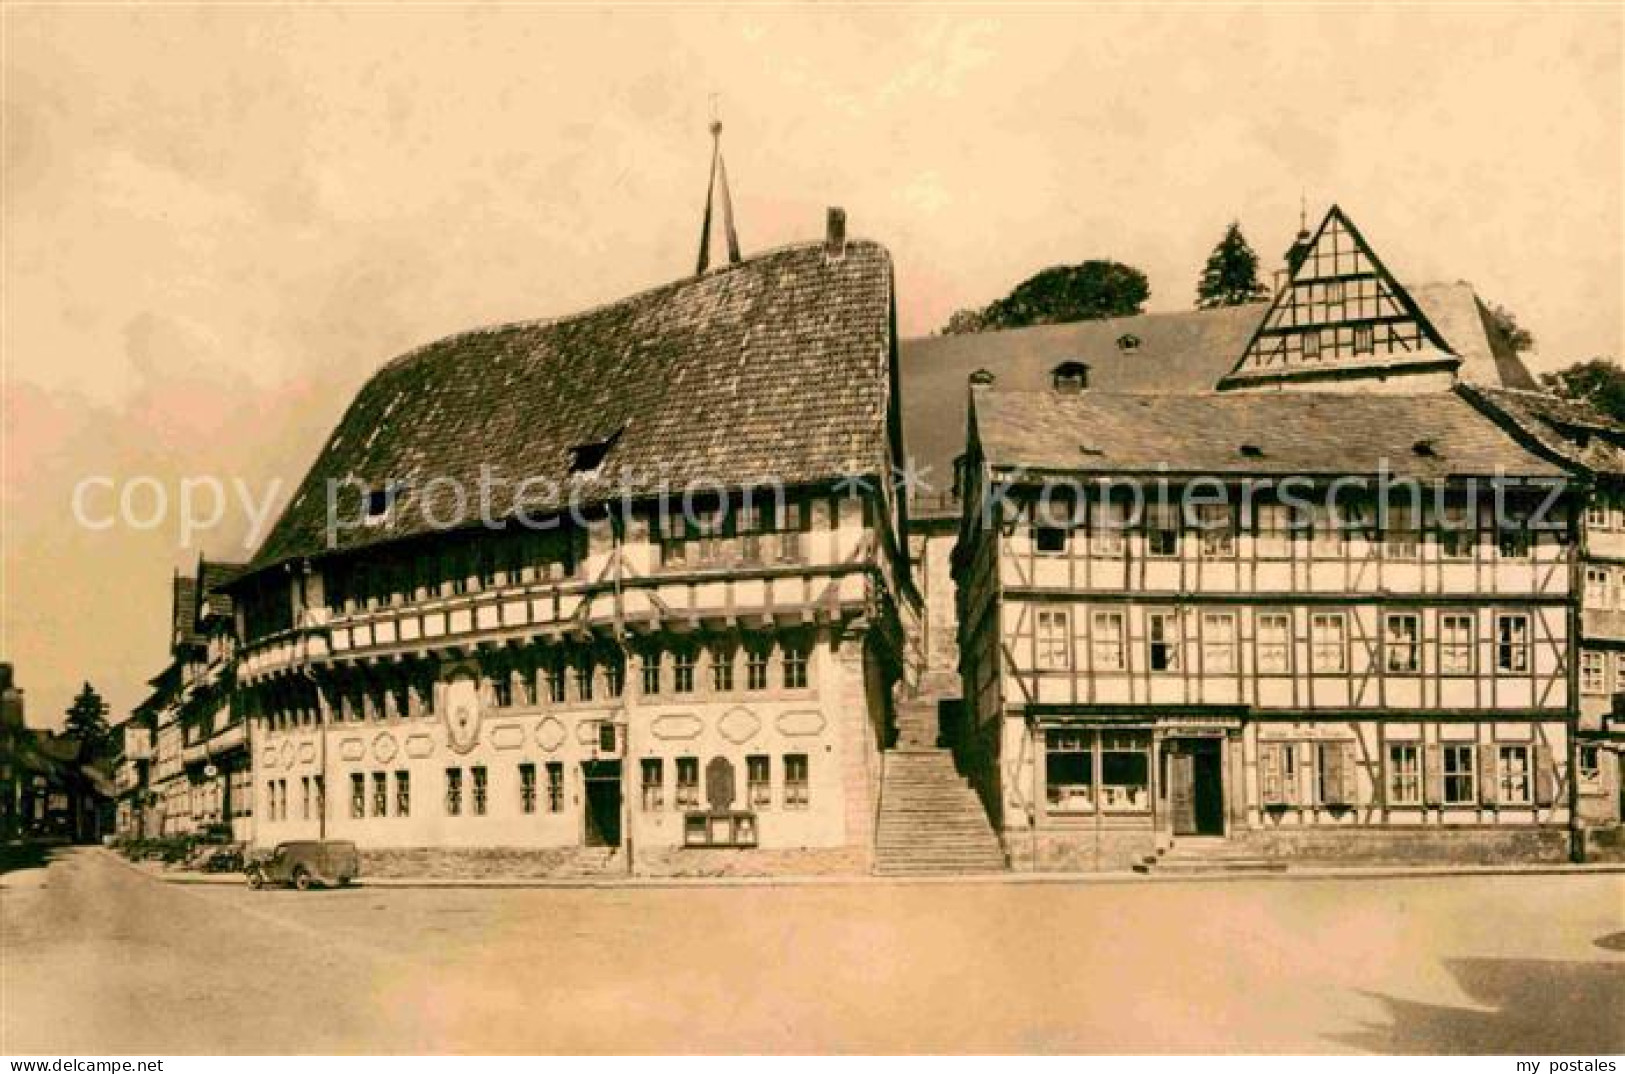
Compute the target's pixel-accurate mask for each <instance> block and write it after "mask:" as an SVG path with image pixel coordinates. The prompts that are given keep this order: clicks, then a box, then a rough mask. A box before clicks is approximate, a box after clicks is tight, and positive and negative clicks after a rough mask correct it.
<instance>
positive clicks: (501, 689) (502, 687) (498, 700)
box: [491, 672, 513, 709]
mask: <svg viewBox="0 0 1625 1074" xmlns="http://www.w3.org/2000/svg"><path fill="white" fill-rule="evenodd" d="M491 704H493V705H495V706H496V707H497V708H499V709H505V708H509V707H511V706H512V705H513V679H512V678H511V677H509V675H508V674H507V673H506V672H498V673H497V674H495V675H493V676H491Z"/></svg>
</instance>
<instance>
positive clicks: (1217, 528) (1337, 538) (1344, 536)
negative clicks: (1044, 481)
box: [1032, 501, 1559, 562]
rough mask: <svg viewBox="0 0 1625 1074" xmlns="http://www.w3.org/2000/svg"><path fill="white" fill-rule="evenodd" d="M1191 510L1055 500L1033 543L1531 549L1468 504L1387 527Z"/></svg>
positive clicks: (1056, 547) (1410, 552) (1411, 552)
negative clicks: (1357, 542)
mask: <svg viewBox="0 0 1625 1074" xmlns="http://www.w3.org/2000/svg"><path fill="white" fill-rule="evenodd" d="M1184 514H1185V513H1184V512H1182V511H1181V510H1180V508H1179V507H1178V506H1176V505H1171V504H1158V505H1151V506H1148V507H1146V508H1145V510H1144V511H1142V512H1140V513H1139V514H1138V516H1137V517H1131V511H1130V509H1129V506H1128V505H1127V504H1122V503H1110V502H1107V503H1102V502H1098V501H1093V502H1090V503H1089V504H1088V506H1087V509H1086V513H1085V515H1084V516H1083V517H1080V516H1079V515H1078V513H1077V512H1076V511H1075V509H1074V508H1073V507H1072V506H1071V505H1069V504H1054V505H1052V506H1051V507H1050V509H1049V510H1047V511H1046V510H1044V509H1043V508H1042V506H1040V508H1039V509H1038V518H1037V520H1036V521H1035V522H1033V523H1032V541H1033V547H1034V548H1035V549H1036V550H1037V551H1038V552H1039V553H1040V554H1042V555H1063V554H1066V553H1068V552H1069V551H1075V552H1077V553H1080V554H1081V553H1085V551H1086V552H1087V554H1088V555H1092V556H1101V557H1119V556H1123V555H1124V554H1125V553H1126V550H1127V548H1128V542H1129V540H1130V539H1131V538H1137V539H1138V540H1139V542H1140V544H1141V546H1142V547H1143V548H1144V553H1145V555H1146V556H1147V557H1148V558H1150V559H1173V558H1176V557H1178V556H1179V555H1180V554H1181V553H1180V550H1181V548H1182V547H1184V546H1185V543H1186V542H1193V546H1194V547H1195V548H1196V549H1197V551H1198V552H1199V554H1200V555H1201V557H1202V558H1204V559H1234V558H1235V557H1236V538H1237V535H1238V534H1240V533H1242V532H1244V531H1245V532H1250V533H1251V534H1252V535H1253V537H1254V538H1255V545H1254V554H1255V555H1257V556H1258V557H1259V558H1262V559H1290V558H1292V556H1293V554H1294V551H1295V550H1296V549H1298V548H1299V547H1300V545H1302V544H1304V543H1305V542H1306V543H1307V549H1308V554H1309V555H1310V556H1317V557H1325V558H1341V557H1342V556H1343V555H1344V554H1345V550H1346V547H1345V546H1346V543H1347V541H1348V539H1349V538H1350V537H1353V536H1359V537H1363V538H1365V539H1367V540H1369V541H1371V542H1373V543H1374V544H1377V545H1379V546H1380V547H1381V549H1382V554H1383V557H1384V558H1385V559H1388V560H1393V561H1399V562H1410V561H1415V560H1417V559H1419V558H1421V555H1422V548H1423V546H1424V545H1427V544H1437V545H1438V548H1439V556H1440V557H1441V558H1442V559H1446V560H1470V559H1473V558H1474V557H1475V556H1476V555H1477V554H1478V550H1479V548H1480V547H1481V546H1487V545H1488V544H1489V542H1490V541H1491V540H1492V539H1493V541H1494V544H1495V548H1496V554H1497V556H1499V557H1500V558H1501V559H1508V560H1516V559H1526V558H1528V556H1529V552H1530V547H1531V531H1530V530H1529V529H1528V528H1527V527H1526V526H1524V525H1521V524H1520V525H1516V526H1502V527H1498V528H1497V527H1491V526H1488V525H1481V524H1480V523H1479V522H1478V520H1476V519H1474V518H1473V517H1472V515H1471V514H1470V513H1469V512H1468V510H1467V508H1466V507H1465V506H1463V507H1460V508H1451V509H1447V510H1446V511H1445V512H1444V513H1443V514H1442V515H1437V514H1436V513H1435V512H1431V511H1429V512H1425V513H1422V512H1418V511H1416V510H1415V509H1414V508H1412V507H1403V508H1390V509H1389V510H1388V512H1387V518H1386V519H1385V522H1386V525H1385V526H1384V527H1381V528H1379V527H1378V526H1377V524H1376V522H1375V521H1374V520H1372V519H1371V517H1370V513H1369V512H1364V513H1362V512H1361V510H1360V509H1357V508H1353V507H1338V508H1333V507H1331V506H1327V505H1320V506H1316V507H1312V508H1305V509H1303V510H1298V509H1295V508H1293V507H1291V506H1289V505H1286V504H1261V505H1257V506H1256V507H1253V508H1252V509H1251V511H1250V513H1249V514H1250V517H1246V518H1242V517H1238V513H1237V509H1236V507H1235V505H1233V504H1201V505H1198V506H1196V507H1195V509H1194V511H1193V512H1192V515H1193V516H1194V517H1182V516H1183V515H1184ZM1553 532H1554V534H1557V533H1559V531H1553Z"/></svg>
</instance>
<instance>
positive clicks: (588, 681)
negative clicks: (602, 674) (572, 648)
mask: <svg viewBox="0 0 1625 1074" xmlns="http://www.w3.org/2000/svg"><path fill="white" fill-rule="evenodd" d="M592 671H593V662H592V657H590V656H582V657H579V658H578V659H577V660H576V664H575V674H576V700H578V701H591V700H592Z"/></svg>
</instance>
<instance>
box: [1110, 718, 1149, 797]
mask: <svg viewBox="0 0 1625 1074" xmlns="http://www.w3.org/2000/svg"><path fill="white" fill-rule="evenodd" d="M1100 808H1101V809H1102V810H1103V811H1105V812H1107V813H1140V812H1144V811H1146V810H1149V809H1150V808H1151V736H1150V735H1149V734H1146V733H1144V732H1139V731H1130V732H1111V731H1104V732H1102V733H1101V735H1100Z"/></svg>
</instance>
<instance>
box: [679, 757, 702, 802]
mask: <svg viewBox="0 0 1625 1074" xmlns="http://www.w3.org/2000/svg"><path fill="white" fill-rule="evenodd" d="M675 802H676V805H677V808H678V809H697V808H699V805H700V759H699V758H698V757H679V758H677V797H676V799H675Z"/></svg>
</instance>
